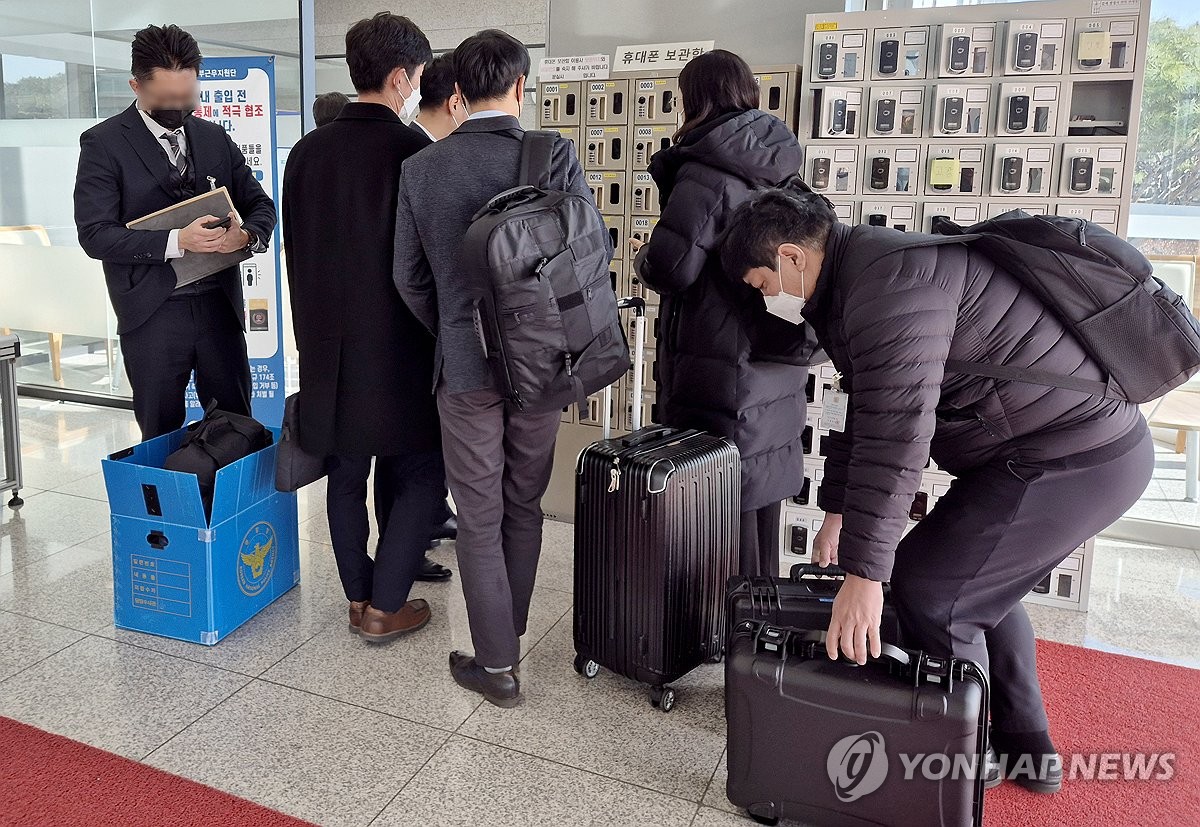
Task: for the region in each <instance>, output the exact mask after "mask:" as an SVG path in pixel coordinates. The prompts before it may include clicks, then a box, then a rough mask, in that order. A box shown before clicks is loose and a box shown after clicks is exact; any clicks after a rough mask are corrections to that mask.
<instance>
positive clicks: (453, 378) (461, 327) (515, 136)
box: [393, 116, 592, 393]
mask: <svg viewBox="0 0 1200 827" xmlns="http://www.w3.org/2000/svg"><path fill="white" fill-rule="evenodd" d="M523 134H524V132H523V130H522V129H521V124H520V122H519V121H518V120H517V119H516V118H514V117H511V116H503V117H492V118H476V119H472V120H468V121H467V122H466V123H464V124H463V125H462V126H460V127H459V128H458V129H457V130H456V131H455V132H453V133H452V134H451V135H449V136H448V137H447V138H445V139H444V140H441V141H438V142H437V143H435V144H432V145H430V146H428V147H426V148H425V149H423V150H421V151H420V152H418V153H417V154H416V155H414V156H413V157H412V158H409V159H408V160H407V161H406V162H405V163H404V170H403V172H402V173H401V176H400V197H399V201H398V204H397V207H396V236H395V245H394V248H395V258H394V267H393V276H394V278H395V282H396V288H397V289H398V290H399V291H400V295H401V296H402V297H403V298H404V301H405V303H406V304H407V305H408V306H409V307H410V308H411V309H412V312H413V314H414V315H416V317H417V318H418V319H420V320H421V322H422V323H423V324H424V325H425V326H426V327H427V328H429V330H431V331H432V332H434V333H435V334H436V335H437V349H436V353H435V355H434V384H435V386H437V385H438V383H439V382H440V383H442V384H444V386H445V388H446V390H447V391H449V392H450V393H469V392H471V391H477V390H482V389H485V388H494V387H495V382H494V381H493V379H492V374H491V370H490V369H489V367H488V365H487V362H486V361H485V360H484V358H483V350H482V348H481V347H480V344H479V335H478V334H477V333H476V331H475V323H474V306H473V298H472V297H473V294H474V290H475V288H474V287H473V286H472V284H471V277H470V276H469V274H467V273H466V272H464V270H463V267H462V265H461V263H460V250H461V248H462V241H463V238H464V236H466V234H467V228H468V227H470V226H471V218H472V217H473V216H474V215H475V213H476V212H478V211H479V208H480V207H482V206H483V205H484V204H486V203H487V202H488V201H489V200H491V199H492V198H493V197H494V196H496V195H498V194H500V193H501V192H504V191H505V190H509V189H512V188H513V187H515V186H517V183H518V178H519V170H520V164H521V136H522V135H523ZM551 168H552V172H551V176H550V188H551V189H554V190H562V191H566V192H573V193H576V194H578V195H583V196H586V197H587V198H589V199H590V198H591V197H592V195H591V190H590V189H589V188H588V186H587V181H586V180H585V179H584V175H583V170H582V168H581V167H580V166H579V159H578V158H576V157H575V149H574V147H573V146H572V145H571V143H570V142H569V141H567V140H566V139H565V138H560V139H559V140H558V142H557V143H556V145H555V147H554V153H553V158H552V162H551Z"/></svg>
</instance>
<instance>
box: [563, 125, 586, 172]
mask: <svg viewBox="0 0 1200 827" xmlns="http://www.w3.org/2000/svg"><path fill="white" fill-rule="evenodd" d="M558 134H559V135H562V136H563V137H564V138H566V139H567V140H568V141H570V142H571V146H573V147H575V157H576V158H579V160H580V163H582V162H583V156H582V155H581V154H580V153H579V136H580V135H581V134H583V133H582V130H580V128H579V127H577V126H572V127H567V128H563V129H559V130H558Z"/></svg>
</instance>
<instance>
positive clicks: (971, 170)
mask: <svg viewBox="0 0 1200 827" xmlns="http://www.w3.org/2000/svg"><path fill="white" fill-rule="evenodd" d="M958 191H959V192H974V191H975V167H963V168H962V169H961V170H959V173H958Z"/></svg>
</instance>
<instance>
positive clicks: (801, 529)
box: [789, 525, 808, 557]
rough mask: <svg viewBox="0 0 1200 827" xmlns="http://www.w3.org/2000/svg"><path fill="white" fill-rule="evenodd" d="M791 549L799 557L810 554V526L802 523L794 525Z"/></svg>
mask: <svg viewBox="0 0 1200 827" xmlns="http://www.w3.org/2000/svg"><path fill="white" fill-rule="evenodd" d="M789 551H791V553H792V554H794V555H796V556H797V557H803V556H804V555H806V554H808V528H807V527H806V526H802V525H793V526H792V536H791V543H790V544H789Z"/></svg>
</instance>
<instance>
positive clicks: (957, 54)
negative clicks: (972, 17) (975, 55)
mask: <svg viewBox="0 0 1200 827" xmlns="http://www.w3.org/2000/svg"><path fill="white" fill-rule="evenodd" d="M970 53H971V38H969V37H965V36H959V37H952V38H950V62H949V64H948V68H949V71H950V73H951V74H954V75H961V74H962V73H963V72H965V71H967V67H968V66H970V65H971V59H970Z"/></svg>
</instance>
